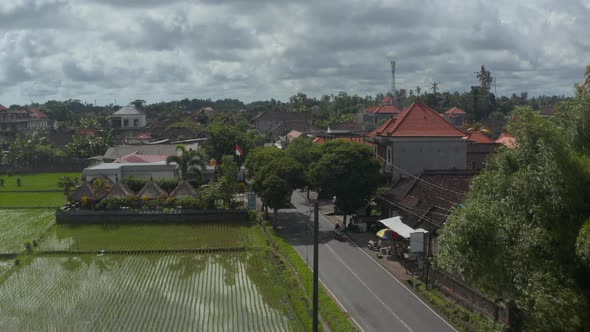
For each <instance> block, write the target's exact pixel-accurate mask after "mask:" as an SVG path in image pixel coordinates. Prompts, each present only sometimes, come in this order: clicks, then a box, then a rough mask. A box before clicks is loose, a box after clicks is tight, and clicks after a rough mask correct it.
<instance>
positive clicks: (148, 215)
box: [55, 209, 248, 225]
mask: <svg viewBox="0 0 590 332" xmlns="http://www.w3.org/2000/svg"><path fill="white" fill-rule="evenodd" d="M247 220H248V211H247V210H245V209H235V210H166V211H164V210H127V211H126V210H112V211H108V210H78V211H57V212H56V213H55V222H56V224H73V225H87V224H138V223H146V224H149V223H154V224H156V223H157V224H176V223H200V222H210V221H216V222H236V221H247Z"/></svg>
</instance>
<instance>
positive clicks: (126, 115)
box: [109, 106, 146, 138]
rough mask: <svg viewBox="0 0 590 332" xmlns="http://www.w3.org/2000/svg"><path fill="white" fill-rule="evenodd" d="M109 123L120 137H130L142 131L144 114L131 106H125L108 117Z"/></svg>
mask: <svg viewBox="0 0 590 332" xmlns="http://www.w3.org/2000/svg"><path fill="white" fill-rule="evenodd" d="M109 125H110V127H111V128H113V129H115V130H116V131H117V133H118V134H119V136H120V137H124V138H132V137H135V136H136V135H137V134H139V133H141V132H143V131H144V129H145V126H146V115H145V113H144V112H143V111H142V110H139V109H137V108H135V107H133V106H125V107H122V108H120V109H119V110H118V111H116V112H115V113H113V115H111V116H110V117H109Z"/></svg>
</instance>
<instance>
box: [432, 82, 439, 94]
mask: <svg viewBox="0 0 590 332" xmlns="http://www.w3.org/2000/svg"><path fill="white" fill-rule="evenodd" d="M431 89H432V93H434V94H436V93H437V92H438V83H437V82H436V81H435V82H432V87H431Z"/></svg>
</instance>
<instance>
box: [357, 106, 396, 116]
mask: <svg viewBox="0 0 590 332" xmlns="http://www.w3.org/2000/svg"><path fill="white" fill-rule="evenodd" d="M363 112H364V113H368V114H399V113H400V112H401V111H400V109H399V108H397V106H395V105H379V106H369V107H367V108H365V110H364V111H363Z"/></svg>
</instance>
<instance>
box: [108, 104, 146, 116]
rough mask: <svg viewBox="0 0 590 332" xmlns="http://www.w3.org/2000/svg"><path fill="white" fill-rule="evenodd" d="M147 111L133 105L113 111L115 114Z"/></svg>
mask: <svg viewBox="0 0 590 332" xmlns="http://www.w3.org/2000/svg"><path fill="white" fill-rule="evenodd" d="M144 114H145V113H144V112H143V111H141V110H138V109H137V108H135V107H133V106H125V107H121V108H120V109H119V110H118V111H116V112H115V113H113V115H144Z"/></svg>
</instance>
